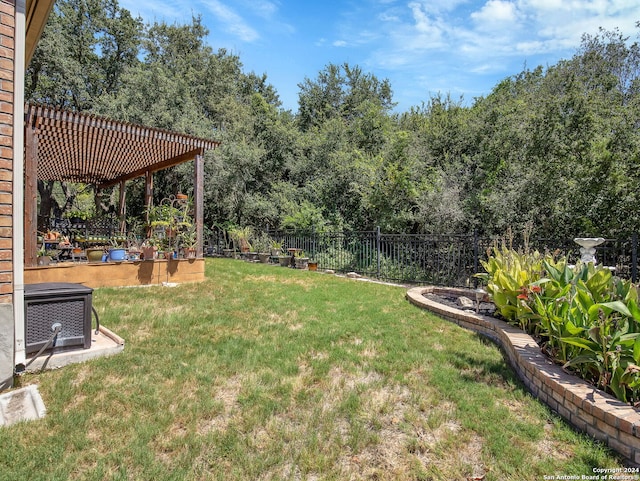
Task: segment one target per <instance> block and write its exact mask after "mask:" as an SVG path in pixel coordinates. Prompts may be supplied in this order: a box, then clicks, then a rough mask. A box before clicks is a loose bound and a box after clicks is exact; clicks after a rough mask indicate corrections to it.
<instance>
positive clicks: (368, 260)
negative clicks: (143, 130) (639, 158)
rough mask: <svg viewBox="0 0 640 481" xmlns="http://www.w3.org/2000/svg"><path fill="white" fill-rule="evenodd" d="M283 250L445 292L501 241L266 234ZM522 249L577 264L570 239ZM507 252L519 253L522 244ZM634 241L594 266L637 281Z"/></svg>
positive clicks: (218, 244) (614, 246)
mask: <svg viewBox="0 0 640 481" xmlns="http://www.w3.org/2000/svg"><path fill="white" fill-rule="evenodd" d="M265 232H266V233H267V234H268V235H269V237H270V238H271V239H273V240H274V241H277V242H280V243H282V245H283V249H285V251H286V249H287V248H296V249H301V250H302V251H304V253H305V254H306V255H307V256H308V257H310V258H312V259H313V260H315V261H317V262H318V268H319V269H324V270H326V269H332V270H334V271H336V272H351V271H353V272H357V273H358V274H361V275H363V276H367V277H372V278H377V279H381V280H387V281H394V282H403V283H421V284H422V283H424V284H427V283H428V284H433V285H446V286H475V285H476V282H475V278H474V277H473V275H474V274H475V273H477V272H480V271H481V270H482V266H481V261H482V260H486V259H487V257H488V253H489V251H490V249H491V248H492V247H493V246H494V245H496V243H497V244H498V245H499V244H500V243H502V242H503V241H502V240H500V239H496V238H488V237H482V236H478V235H477V234H466V235H465V234H458V235H428V234H390V233H383V232H381V231H380V230H379V229H378V230H376V231H364V232H363V231H359V232H348V231H344V232H313V231H311V232H287V231H276V230H267V231H265ZM226 242H228V240H226V241H225V236H224V233H223V232H222V231H218V232H216V231H214V232H212V235H211V238H210V239H209V248H208V252H209V253H210V254H213V255H216V254H219V255H221V254H222V252H223V250H224V249H225V248H229V247H232V246H229V245H227V244H226ZM527 246H528V247H530V248H531V249H536V250H539V251H540V252H557V253H558V254H560V255H567V256H568V258H569V261H570V262H576V261H577V260H578V259H579V258H580V247H579V246H578V245H577V244H576V243H575V242H574V241H573V240H572V239H561V240H552V239H531V240H529V241H528V242H527ZM510 247H513V248H514V249H523V248H524V247H525V243H524V241H516V240H514V241H512V242H511V244H510ZM637 250H638V237H637V235H635V234H634V235H633V236H630V237H629V238H627V239H607V241H606V242H605V243H604V244H602V245H600V246H598V247H596V257H597V260H598V262H599V263H600V264H603V265H606V266H610V267H613V268H615V272H616V274H617V275H619V276H620V277H624V278H629V279H632V280H633V281H634V282H636V281H637V279H638V265H637V264H638V260H637V257H638V256H637Z"/></svg>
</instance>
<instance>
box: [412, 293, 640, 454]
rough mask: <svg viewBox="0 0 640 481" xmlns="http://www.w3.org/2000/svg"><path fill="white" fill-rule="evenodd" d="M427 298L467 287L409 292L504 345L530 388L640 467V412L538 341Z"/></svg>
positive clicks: (441, 313) (430, 307) (428, 306)
mask: <svg viewBox="0 0 640 481" xmlns="http://www.w3.org/2000/svg"><path fill="white" fill-rule="evenodd" d="M426 294H436V295H443V296H456V295H457V296H467V297H469V298H471V299H475V291H470V290H467V289H455V288H440V287H434V286H427V287H415V288H412V289H409V290H408V291H407V294H406V297H407V299H408V300H409V302H411V303H412V304H415V305H416V306H419V307H422V308H424V309H428V310H429V311H432V312H434V313H436V314H438V315H439V316H440V317H443V318H445V319H447V320H449V321H452V322H455V323H456V324H458V325H459V326H461V327H464V328H465V329H470V330H472V331H475V332H478V333H479V334H482V335H483V336H485V337H487V338H489V339H491V340H492V341H494V342H496V343H497V344H498V345H500V346H501V347H502V349H503V351H504V352H505V353H506V355H507V358H508V360H509V363H510V364H511V366H512V367H513V368H514V370H515V371H516V373H517V374H518V376H519V377H520V379H522V381H523V382H524V384H525V386H526V387H527V389H528V390H529V391H530V392H531V393H532V394H533V395H534V396H536V397H537V398H538V399H540V400H541V401H542V402H544V403H545V404H546V405H547V406H549V407H550V408H551V409H552V410H553V411H555V412H556V413H558V414H559V415H560V416H561V417H562V418H563V419H565V420H566V421H567V422H569V423H570V424H571V425H572V426H574V427H575V428H576V429H578V430H580V431H582V432H585V433H587V434H588V435H590V436H592V437H593V438H595V439H597V440H598V441H601V442H602V443H604V444H606V445H607V446H609V447H610V448H611V449H613V450H614V451H616V452H618V453H620V454H621V455H622V456H623V457H624V458H625V459H626V461H627V462H628V463H629V464H631V465H633V466H640V412H638V410H636V409H634V408H633V407H632V406H630V405H629V404H626V403H624V402H622V401H619V400H617V399H615V398H614V397H613V396H610V395H609V394H607V393H604V392H602V391H600V390H598V389H596V388H595V387H594V386H592V385H590V384H588V383H587V382H585V381H583V380H581V379H580V378H578V377H576V376H573V375H571V374H569V373H567V372H565V371H564V370H563V369H562V367H561V366H558V365H556V364H554V363H553V362H551V360H550V359H549V358H547V357H546V356H545V355H544V354H542V353H541V352H540V347H539V346H538V344H537V343H536V341H535V340H534V339H533V338H532V337H531V336H529V335H528V334H526V333H524V332H522V331H521V330H520V329H518V328H516V327H513V326H510V325H509V324H507V323H506V322H504V321H501V320H498V319H495V318H493V317H489V316H484V315H482V314H476V313H475V312H469V311H464V310H461V309H457V308H454V307H451V306H447V305H444V304H441V303H438V302H436V301H435V300H432V299H428V298H427V297H425V295H426Z"/></svg>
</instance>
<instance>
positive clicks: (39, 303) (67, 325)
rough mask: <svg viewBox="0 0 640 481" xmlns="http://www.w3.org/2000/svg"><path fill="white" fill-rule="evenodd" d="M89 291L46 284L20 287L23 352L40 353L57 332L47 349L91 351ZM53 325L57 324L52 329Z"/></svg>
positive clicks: (72, 286)
mask: <svg viewBox="0 0 640 481" xmlns="http://www.w3.org/2000/svg"><path fill="white" fill-rule="evenodd" d="M92 292H93V289H91V288H90V287H86V286H83V285H82V284H73V283H67V282H46V283H42V284H26V285H25V286H24V311H25V312H24V324H25V326H24V327H25V328H24V331H25V350H26V353H27V354H30V353H32V352H35V351H38V350H40V349H42V348H43V347H44V346H46V345H47V343H48V342H49V341H50V339H51V337H52V335H53V334H54V333H55V331H56V327H57V330H58V331H59V332H58V333H57V334H56V335H55V337H54V339H53V342H52V343H51V345H50V346H49V348H50V349H52V348H56V347H67V346H82V347H83V348H84V349H88V348H89V347H91V310H92V309H91V307H92V306H91V295H92ZM56 324H59V325H58V326H56Z"/></svg>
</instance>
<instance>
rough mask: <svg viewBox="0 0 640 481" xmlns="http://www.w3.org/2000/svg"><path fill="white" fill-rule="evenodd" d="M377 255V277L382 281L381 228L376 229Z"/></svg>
mask: <svg viewBox="0 0 640 481" xmlns="http://www.w3.org/2000/svg"><path fill="white" fill-rule="evenodd" d="M376 254H377V270H376V272H377V273H376V277H377V278H378V279H380V226H377V227H376Z"/></svg>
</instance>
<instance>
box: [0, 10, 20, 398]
mask: <svg viewBox="0 0 640 481" xmlns="http://www.w3.org/2000/svg"><path fill="white" fill-rule="evenodd" d="M15 29H16V2H15V1H7V0H0V391H2V390H3V389H6V388H8V387H11V385H12V382H13V370H14V361H15V360H14V350H15V319H14V314H13V305H14V297H13V292H14V266H13V261H14V259H13V257H14V255H13V236H14V223H13V206H14V201H13V194H14V188H13V187H14V184H13V178H14V153H15V152H14V147H15V145H14V125H15V123H16V122H15V118H14V117H15V113H14V106H15V103H16V99H15V77H14V75H15V71H16V48H15V38H16V34H15ZM20 102H22V100H20Z"/></svg>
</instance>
